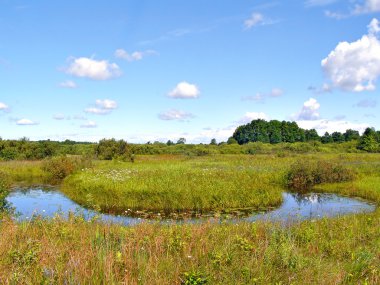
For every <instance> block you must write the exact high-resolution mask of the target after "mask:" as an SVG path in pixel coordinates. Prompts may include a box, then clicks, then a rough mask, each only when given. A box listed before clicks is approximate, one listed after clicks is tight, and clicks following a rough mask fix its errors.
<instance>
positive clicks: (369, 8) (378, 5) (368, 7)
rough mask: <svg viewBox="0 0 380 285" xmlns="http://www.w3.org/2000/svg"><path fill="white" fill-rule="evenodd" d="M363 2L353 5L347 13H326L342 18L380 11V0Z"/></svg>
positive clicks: (338, 18) (329, 15)
mask: <svg viewBox="0 0 380 285" xmlns="http://www.w3.org/2000/svg"><path fill="white" fill-rule="evenodd" d="M351 2H354V1H351ZM356 2H357V1H356ZM361 2H362V4H356V5H355V6H354V7H351V8H350V10H349V11H348V12H346V13H340V12H332V11H325V15H326V16H327V17H330V18H335V19H337V20H340V19H344V18H347V17H351V16H355V15H361V14H370V13H377V12H380V0H364V1H361Z"/></svg>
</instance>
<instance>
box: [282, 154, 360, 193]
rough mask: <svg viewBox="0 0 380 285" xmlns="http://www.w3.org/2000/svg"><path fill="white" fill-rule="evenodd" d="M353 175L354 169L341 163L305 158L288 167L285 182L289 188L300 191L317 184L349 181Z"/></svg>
mask: <svg viewBox="0 0 380 285" xmlns="http://www.w3.org/2000/svg"><path fill="white" fill-rule="evenodd" d="M354 177H355V173H354V171H353V170H351V169H349V168H347V167H344V166H343V165H342V164H339V163H335V162H329V161H325V160H317V161H313V160H309V159H306V160H299V161H297V162H296V163H294V164H293V165H292V166H291V167H290V170H289V171H288V173H287V175H286V183H287V186H288V187H289V188H291V189H294V190H300V191H302V190H309V189H311V188H312V187H313V186H314V185H317V184H322V183H337V182H346V181H351V180H353V179H354Z"/></svg>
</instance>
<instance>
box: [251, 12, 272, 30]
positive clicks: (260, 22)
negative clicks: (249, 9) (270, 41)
mask: <svg viewBox="0 0 380 285" xmlns="http://www.w3.org/2000/svg"><path fill="white" fill-rule="evenodd" d="M278 22H279V21H278V20H272V19H269V18H267V17H265V16H264V15H263V14H261V13H257V12H254V13H252V14H251V16H250V17H249V18H248V19H246V20H245V21H244V28H245V29H246V30H249V29H251V28H253V27H256V26H266V25H273V24H276V23H278Z"/></svg>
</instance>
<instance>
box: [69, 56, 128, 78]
mask: <svg viewBox="0 0 380 285" xmlns="http://www.w3.org/2000/svg"><path fill="white" fill-rule="evenodd" d="M65 71H66V73H68V74H71V75H73V76H77V77H86V78H90V79H93V80H107V79H110V78H113V77H117V76H120V75H121V70H120V68H119V66H118V65H117V64H116V63H109V62H108V61H107V60H94V59H92V58H87V57H80V58H72V59H70V65H69V67H68V68H66V70H65Z"/></svg>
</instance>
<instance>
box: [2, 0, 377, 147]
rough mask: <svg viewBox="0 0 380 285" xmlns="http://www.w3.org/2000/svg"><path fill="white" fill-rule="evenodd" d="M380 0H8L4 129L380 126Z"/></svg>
mask: <svg viewBox="0 0 380 285" xmlns="http://www.w3.org/2000/svg"><path fill="white" fill-rule="evenodd" d="M379 20H380V0H357V1H355V0H348V1H343V0H340V1H339V0H303V1H302V0H300V1H296V0H292V1H290V0H289V1H285V0H284V1H273V2H270V1H249V0H234V1H227V0H218V1H217V0H192V1H185V0H162V1H157V0H149V1H148V0H145V1H144V0H128V1H127V0H120V1H119V0H113V1H100V0H92V1H71V0H65V1H47V0H36V1H17V0H14V1H13V0H12V1H11V0H0V137H2V138H3V139H19V138H22V137H27V138H29V139H30V140H42V139H51V140H65V139H71V140H76V141H98V140H100V139H102V138H112V137H113V138H116V139H125V140H127V141H128V142H132V143H145V142H147V141H151V142H153V141H161V142H166V141H167V140H169V139H170V140H173V141H176V140H178V139H179V138H181V137H184V138H185V139H186V140H187V142H189V143H209V142H210V140H211V139H212V138H216V139H217V141H218V142H220V141H226V140H227V138H228V137H230V136H231V135H232V134H233V132H234V130H235V129H236V127H237V126H239V125H241V124H246V123H248V122H250V121H251V120H253V119H258V118H261V119H266V120H274V119H275V120H289V121H296V122H297V123H298V125H299V126H300V127H303V128H307V129H310V128H315V129H316V130H317V131H318V133H319V134H324V133H325V132H326V131H328V132H333V131H341V132H344V131H345V130H346V129H349V128H351V129H356V130H359V131H360V132H362V131H363V130H364V129H365V128H366V127H374V128H376V129H380V114H379V108H380V105H379V104H378V103H379V102H378V97H379V95H380V94H379V93H380V92H379V88H380V86H378V85H379V84H380V82H379V80H378V79H379V77H380V22H379Z"/></svg>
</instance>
